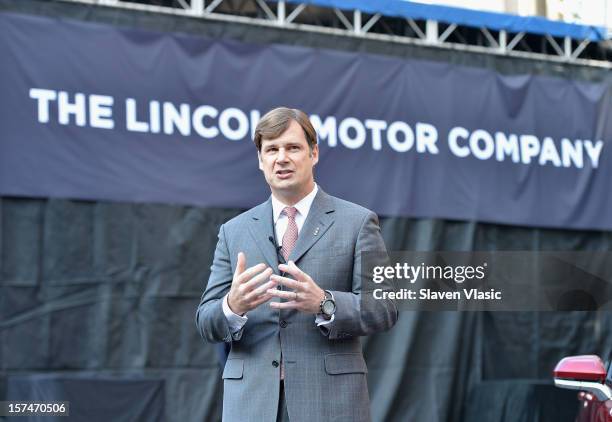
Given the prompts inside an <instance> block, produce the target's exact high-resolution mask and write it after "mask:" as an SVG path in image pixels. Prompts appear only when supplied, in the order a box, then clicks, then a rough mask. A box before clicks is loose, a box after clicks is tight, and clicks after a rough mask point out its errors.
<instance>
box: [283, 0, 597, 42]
mask: <svg viewBox="0 0 612 422" xmlns="http://www.w3.org/2000/svg"><path fill="white" fill-rule="evenodd" d="M288 1H289V2H290V3H307V4H312V5H316V6H323V7H335V8H338V9H343V10H355V9H356V10H361V11H362V12H366V13H370V14H375V13H380V14H382V15H385V16H395V17H404V18H410V19H422V20H427V19H431V20H435V21H438V22H444V23H449V24H453V23H455V24H458V25H464V26H472V27H477V28H487V29H491V30H495V31H501V30H505V31H507V32H513V33H518V32H526V33H531V34H539V35H546V34H548V35H551V36H554V37H570V38H574V39H579V40H584V39H589V40H591V41H600V40H605V39H607V35H606V34H607V31H606V29H605V28H603V27H599V26H591V25H578V24H573V23H566V22H560V21H552V20H549V19H545V18H542V17H539V16H529V17H525V16H518V15H511V14H508V13H495V12H481V11H478V10H471V9H463V8H458V7H450V6H438V5H430V4H422V3H415V2H411V1H405V0H374V1H372V0H288Z"/></svg>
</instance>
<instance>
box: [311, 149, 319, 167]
mask: <svg viewBox="0 0 612 422" xmlns="http://www.w3.org/2000/svg"><path fill="white" fill-rule="evenodd" d="M318 162H319V145H318V144H317V145H315V146H313V147H312V165H313V166H314V165H315V164H317V163H318Z"/></svg>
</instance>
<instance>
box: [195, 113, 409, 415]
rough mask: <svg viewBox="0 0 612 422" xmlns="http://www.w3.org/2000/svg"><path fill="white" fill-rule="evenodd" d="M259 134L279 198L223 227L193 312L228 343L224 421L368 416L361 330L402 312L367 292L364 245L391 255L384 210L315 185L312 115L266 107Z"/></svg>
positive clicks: (203, 329) (207, 332)
mask: <svg viewBox="0 0 612 422" xmlns="http://www.w3.org/2000/svg"><path fill="white" fill-rule="evenodd" d="M254 141H255V145H256V147H257V150H258V153H257V155H258V158H259V168H260V170H262V171H263V174H264V176H265V179H266V182H267V183H268V185H269V186H270V189H271V191H272V195H271V197H270V198H269V199H268V200H267V201H266V202H264V203H263V204H261V205H258V206H256V207H255V208H252V209H250V210H249V211H247V212H245V213H243V214H241V215H239V216H237V217H235V218H233V219H232V220H230V221H228V222H227V223H225V224H223V225H222V226H221V228H220V230H219V241H218V243H217V248H216V250H215V256H214V260H213V264H212V267H211V274H210V278H209V280H208V284H207V286H206V290H205V292H204V294H203V295H202V300H201V302H200V305H199V307H198V310H197V313H196V325H197V327H198V330H199V331H200V333H201V334H202V336H203V337H204V338H205V339H206V340H208V341H210V342H221V341H223V342H226V343H231V351H230V354H229V357H228V360H227V362H226V364H225V368H224V371H223V380H224V396H223V420H224V421H225V422H244V421H254V422H266V421H270V422H274V421H288V420H291V422H313V421H314V422H327V421H330V422H331V421H347V422H349V421H350V422H356V421H369V420H371V416H370V406H369V405H370V403H369V396H368V389H367V383H366V373H367V368H366V364H365V361H364V359H363V354H362V351H361V344H360V341H359V336H364V335H368V334H371V333H375V332H378V331H383V330H387V329H389V328H391V327H392V326H393V325H394V324H395V322H396V321H397V316H398V315H397V309H396V307H395V304H394V303H393V302H392V301H388V300H375V299H373V298H372V295H371V294H367V293H366V292H362V268H361V259H362V252H364V251H379V252H385V253H386V250H385V245H384V243H383V240H382V237H381V235H380V228H379V226H378V219H377V217H376V214H374V213H373V212H371V211H369V210H367V209H365V208H363V207H360V206H358V205H355V204H352V203H350V202H347V201H344V200H341V199H338V198H335V197H333V196H330V195H328V194H326V193H325V192H323V190H322V189H321V188H320V187H318V186H317V185H316V183H315V182H314V176H313V168H314V166H315V164H317V162H318V159H319V148H318V145H317V137H316V133H315V130H314V128H313V127H312V124H311V123H310V120H309V119H308V117H307V116H306V114H304V113H303V112H301V111H299V110H296V109H288V108H284V107H282V108H277V109H274V110H272V111H270V112H268V113H267V114H266V115H265V116H263V117H262V119H261V120H260V122H259V124H258V125H257V128H256V130H255V136H254Z"/></svg>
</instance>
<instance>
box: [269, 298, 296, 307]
mask: <svg viewBox="0 0 612 422" xmlns="http://www.w3.org/2000/svg"><path fill="white" fill-rule="evenodd" d="M299 306H300V305H299V304H298V303H297V302H296V301H294V300H292V301H290V302H270V308H273V309H298V307H299Z"/></svg>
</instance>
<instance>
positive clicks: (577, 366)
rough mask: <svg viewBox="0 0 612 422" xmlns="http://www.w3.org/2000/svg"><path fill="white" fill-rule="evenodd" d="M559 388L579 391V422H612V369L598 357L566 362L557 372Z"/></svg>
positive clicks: (567, 358) (591, 356)
mask: <svg viewBox="0 0 612 422" xmlns="http://www.w3.org/2000/svg"><path fill="white" fill-rule="evenodd" d="M554 379H555V385H556V386H557V387H561V388H569V389H573V390H579V391H580V392H579V393H578V400H579V401H580V403H581V407H580V413H579V414H578V417H577V418H576V422H612V390H611V389H610V386H612V365H609V368H608V370H606V366H605V365H604V363H603V361H602V360H601V359H600V358H599V356H596V355H583V356H570V357H566V358H563V359H562V360H561V361H560V362H559V363H558V364H557V366H556V367H555V370H554Z"/></svg>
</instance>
